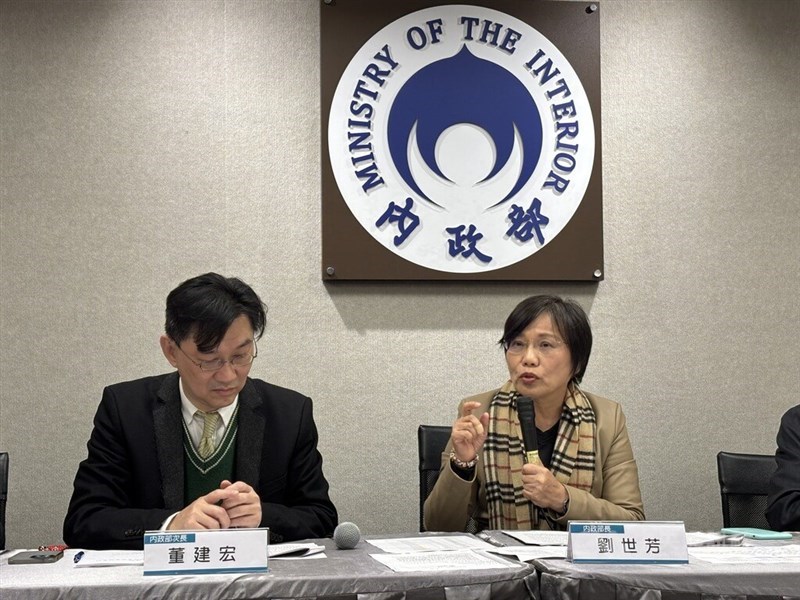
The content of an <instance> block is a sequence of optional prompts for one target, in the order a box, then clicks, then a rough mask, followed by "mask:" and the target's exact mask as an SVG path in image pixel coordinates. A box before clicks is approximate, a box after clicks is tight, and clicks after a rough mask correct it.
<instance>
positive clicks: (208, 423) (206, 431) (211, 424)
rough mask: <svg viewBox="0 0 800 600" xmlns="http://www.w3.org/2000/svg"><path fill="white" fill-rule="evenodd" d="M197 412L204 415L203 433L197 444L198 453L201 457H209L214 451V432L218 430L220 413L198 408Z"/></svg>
mask: <svg viewBox="0 0 800 600" xmlns="http://www.w3.org/2000/svg"><path fill="white" fill-rule="evenodd" d="M195 414H197V415H200V416H201V417H203V435H202V436H201V437H200V444H199V445H198V446H197V453H198V454H199V455H200V458H203V459H205V458H208V457H209V456H211V454H212V453H213V452H214V433H215V432H216V431H217V421H219V413H218V412H216V411H214V412H210V413H207V412H203V411H201V410H198V411H197V412H196V413H195Z"/></svg>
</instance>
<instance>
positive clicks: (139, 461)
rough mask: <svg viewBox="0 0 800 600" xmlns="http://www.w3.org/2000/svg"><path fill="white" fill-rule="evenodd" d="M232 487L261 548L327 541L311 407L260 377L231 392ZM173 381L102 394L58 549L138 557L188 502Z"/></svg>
mask: <svg viewBox="0 0 800 600" xmlns="http://www.w3.org/2000/svg"><path fill="white" fill-rule="evenodd" d="M238 420H239V429H238V432H237V437H236V465H235V479H236V480H238V481H243V482H245V483H248V484H250V485H251V486H253V488H254V489H255V490H256V492H257V493H258V495H259V497H260V498H261V526H262V527H269V528H270V542H281V541H290V540H298V539H304V538H319V537H329V536H330V535H331V534H332V532H333V529H334V527H335V526H336V522H337V518H338V517H337V514H336V508H335V507H334V506H333V503H332V502H331V500H330V498H329V497H328V482H327V481H326V480H325V477H324V475H323V474H322V456H320V454H319V452H318V451H317V428H316V426H315V424H314V419H313V415H312V406H311V399H310V398H307V397H306V396H303V395H302V394H299V393H297V392H294V391H292V390H289V389H286V388H281V387H278V386H275V385H272V384H269V383H266V382H264V381H261V380H259V379H248V380H247V383H246V384H245V386H244V388H242V391H241V392H240V393H239V416H238ZM182 422H183V417H182V415H181V400H180V391H179V388H178V374H177V373H171V374H169V375H159V376H156V377H147V378H144V379H138V380H136V381H128V382H125V383H119V384H116V385H112V386H109V387H107V388H106V389H105V390H104V392H103V399H102V401H101V402H100V406H99V408H98V409H97V414H96V415H95V419H94V430H93V431H92V435H91V438H90V439H89V443H88V444H87V447H88V451H89V455H88V458H87V459H86V460H84V461H83V462H81V464H80V466H79V467H78V473H77V475H76V476H75V486H74V491H73V494H72V500H71V501H70V503H69V509H68V510H67V516H66V518H65V520H64V541H65V542H66V543H67V544H68V545H69V546H72V547H76V548H93V549H116V548H118V549H140V548H142V546H143V537H142V536H143V534H144V532H145V530H156V529H159V528H160V527H161V525H162V523H163V522H164V521H165V520H166V519H167V517H169V516H170V515H171V514H173V513H175V512H177V511H179V510H181V509H183V508H184V507H186V506H187V505H189V504H190V503H191V502H192V501H194V500H195V498H184V449H183V425H182Z"/></svg>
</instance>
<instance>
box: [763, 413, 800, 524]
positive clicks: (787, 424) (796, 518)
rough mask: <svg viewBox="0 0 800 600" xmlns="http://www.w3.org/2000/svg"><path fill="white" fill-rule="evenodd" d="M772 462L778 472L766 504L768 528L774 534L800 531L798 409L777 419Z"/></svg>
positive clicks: (799, 414)
mask: <svg viewBox="0 0 800 600" xmlns="http://www.w3.org/2000/svg"><path fill="white" fill-rule="evenodd" d="M775 462H776V463H778V469H777V470H776V471H775V474H774V475H773V476H772V480H771V481H770V485H769V496H768V501H767V520H768V521H769V526H770V527H772V528H773V529H775V530H776V531H800V405H797V406H795V407H794V408H790V409H789V410H788V411H786V414H784V415H783V418H782V419H781V426H780V429H779V430H778V450H777V452H775Z"/></svg>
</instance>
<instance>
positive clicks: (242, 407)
mask: <svg viewBox="0 0 800 600" xmlns="http://www.w3.org/2000/svg"><path fill="white" fill-rule="evenodd" d="M261 403H262V400H261V398H260V397H259V395H258V393H256V389H255V386H254V385H253V382H252V381H251V380H250V379H248V380H247V383H245V385H244V387H243V388H242V391H241V392H239V431H238V433H237V434H236V479H238V480H239V481H244V482H245V483H249V484H250V485H251V486H253V488H254V489H256V490H257V489H258V483H259V481H258V478H259V471H260V467H261V448H262V446H263V444H264V427H265V421H264V416H263V414H261V413H260V412H258V411H257V409H258V407H260V406H261Z"/></svg>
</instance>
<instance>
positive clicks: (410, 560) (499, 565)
mask: <svg viewBox="0 0 800 600" xmlns="http://www.w3.org/2000/svg"><path fill="white" fill-rule="evenodd" d="M370 556H371V557H372V558H374V559H375V560H377V561H378V562H380V563H383V564H384V565H386V566H387V567H389V568H390V569H391V570H392V571H396V572H398V573H407V572H412V571H474V570H476V569H508V568H511V567H513V566H515V565H514V564H512V563H509V562H507V561H505V560H503V559H502V558H499V557H494V556H490V555H488V554H484V553H483V552H473V551H472V550H447V551H444V552H409V553H407V554H370ZM516 566H519V565H516Z"/></svg>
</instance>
